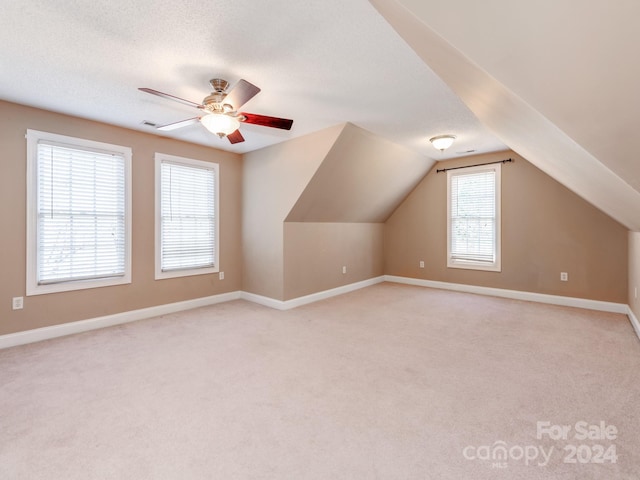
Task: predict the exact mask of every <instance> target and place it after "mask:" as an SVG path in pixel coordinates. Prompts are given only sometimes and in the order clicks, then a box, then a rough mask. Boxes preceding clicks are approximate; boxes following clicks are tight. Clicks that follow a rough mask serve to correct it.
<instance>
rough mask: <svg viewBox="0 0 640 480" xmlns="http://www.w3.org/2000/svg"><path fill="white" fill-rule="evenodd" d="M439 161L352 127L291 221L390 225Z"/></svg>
mask: <svg viewBox="0 0 640 480" xmlns="http://www.w3.org/2000/svg"><path fill="white" fill-rule="evenodd" d="M434 163H435V161H434V160H432V159H430V158H428V157H425V156H424V155H419V154H417V153H416V152H413V151H411V150H407V149H406V148H404V147H401V146H400V145H396V144H394V143H392V142H390V141H388V140H386V139H384V138H381V137H379V136H377V135H374V134H372V133H370V132H367V131H366V130H363V129H362V128H359V127H357V126H355V125H353V124H350V123H347V124H346V125H345V127H344V129H343V130H342V132H341V133H340V136H339V137H338V139H337V140H336V142H335V144H334V145H333V147H332V148H331V150H330V151H329V153H328V154H327V156H326V157H325V158H324V160H323V161H322V164H321V165H320V166H319V167H318V170H317V171H316V172H315V174H314V175H313V178H312V179H311V181H309V184H308V185H307V186H306V188H305V189H304V191H303V192H302V194H301V195H300V198H298V199H296V200H297V201H296V203H295V205H294V206H293V208H292V209H291V212H290V213H289V215H288V216H287V221H288V222H341V223H349V222H366V223H379V222H384V221H385V220H386V219H387V218H388V217H389V215H391V213H392V212H393V211H394V210H395V209H396V207H397V206H398V205H399V204H400V203H401V202H402V201H403V200H404V198H405V197H406V196H407V194H408V193H409V192H410V191H411V190H413V189H414V188H415V186H416V185H417V184H418V182H419V181H420V180H421V179H422V177H424V176H425V175H426V174H427V172H428V171H429V169H430V168H431V166H432V165H433V164H434Z"/></svg>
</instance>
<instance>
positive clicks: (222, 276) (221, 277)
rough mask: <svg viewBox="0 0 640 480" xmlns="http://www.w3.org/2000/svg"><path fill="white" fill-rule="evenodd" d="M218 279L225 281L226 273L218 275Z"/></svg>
mask: <svg viewBox="0 0 640 480" xmlns="http://www.w3.org/2000/svg"><path fill="white" fill-rule="evenodd" d="M218 278H219V279H220V280H224V272H220V273H218Z"/></svg>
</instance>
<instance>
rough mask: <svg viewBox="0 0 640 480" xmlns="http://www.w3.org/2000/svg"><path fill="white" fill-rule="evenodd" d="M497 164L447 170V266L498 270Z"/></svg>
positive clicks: (498, 201)
mask: <svg viewBox="0 0 640 480" xmlns="http://www.w3.org/2000/svg"><path fill="white" fill-rule="evenodd" d="M500 167H501V165H500V164H495V165H485V166H480V167H470V168H465V169H460V170H448V171H447V188H448V202H447V220H448V225H447V233H448V238H447V249H448V250H447V266H448V267H452V268H468V269H475V270H489V271H496V272H499V271H500V268H501V267H500Z"/></svg>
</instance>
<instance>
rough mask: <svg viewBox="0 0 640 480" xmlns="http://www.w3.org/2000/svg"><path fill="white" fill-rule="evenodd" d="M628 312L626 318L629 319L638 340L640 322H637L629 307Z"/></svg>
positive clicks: (639, 336) (639, 337)
mask: <svg viewBox="0 0 640 480" xmlns="http://www.w3.org/2000/svg"><path fill="white" fill-rule="evenodd" d="M628 310H629V311H628V312H627V316H628V317H629V321H630V322H631V326H632V327H633V329H634V330H635V331H636V335H638V339H640V322H639V321H638V318H637V317H636V316H635V314H634V313H633V310H631V307H629V309H628Z"/></svg>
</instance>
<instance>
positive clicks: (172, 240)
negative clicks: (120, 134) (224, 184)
mask: <svg viewBox="0 0 640 480" xmlns="http://www.w3.org/2000/svg"><path fill="white" fill-rule="evenodd" d="M218 243H219V242H218V164H216V163H210V162H203V161H199V160H191V159H188V158H181V157H174V156H171V155H165V154H161V153H156V279H160V278H171V277H180V276H186V275H200V274H206V273H213V272H217V271H218V270H219V262H218V251H219V248H218Z"/></svg>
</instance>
